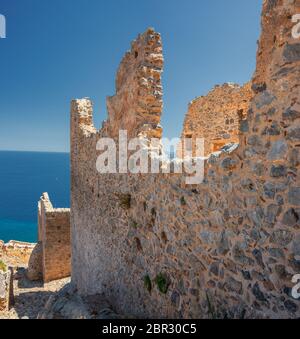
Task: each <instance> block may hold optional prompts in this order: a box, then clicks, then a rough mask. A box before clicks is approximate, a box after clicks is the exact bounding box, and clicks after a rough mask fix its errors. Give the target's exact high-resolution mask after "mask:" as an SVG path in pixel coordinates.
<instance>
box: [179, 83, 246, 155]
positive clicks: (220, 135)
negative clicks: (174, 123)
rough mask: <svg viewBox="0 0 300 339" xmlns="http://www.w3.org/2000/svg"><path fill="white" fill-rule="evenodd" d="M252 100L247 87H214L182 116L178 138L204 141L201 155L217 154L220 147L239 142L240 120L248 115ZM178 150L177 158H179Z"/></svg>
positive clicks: (228, 84)
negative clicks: (181, 127) (181, 128)
mask: <svg viewBox="0 0 300 339" xmlns="http://www.w3.org/2000/svg"><path fill="white" fill-rule="evenodd" d="M252 97H253V92H252V90H251V84H250V83H248V84H246V85H245V86H243V87H240V86H239V85H237V84H230V83H226V84H224V85H222V86H216V87H215V88H214V89H213V90H212V91H211V92H209V93H208V95H207V96H202V97H199V98H196V99H195V100H193V101H192V102H191V103H190V105H189V108H188V112H187V114H186V116H185V120H184V124H183V131H182V135H181V138H182V139H183V138H187V139H192V140H193V155H194V156H195V155H196V154H195V139H196V138H203V139H204V153H205V155H209V154H211V153H213V152H216V151H219V150H220V149H221V148H222V147H223V146H224V145H226V144H229V143H238V142H239V129H240V123H241V120H243V119H244V118H245V117H246V115H247V112H248V109H249V105H250V101H251V99H252ZM181 152H182V149H181V147H179V148H178V153H177V156H178V157H182V153H181Z"/></svg>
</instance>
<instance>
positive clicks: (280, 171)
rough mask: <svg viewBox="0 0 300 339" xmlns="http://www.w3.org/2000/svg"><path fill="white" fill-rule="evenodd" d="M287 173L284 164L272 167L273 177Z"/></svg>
mask: <svg viewBox="0 0 300 339" xmlns="http://www.w3.org/2000/svg"><path fill="white" fill-rule="evenodd" d="M286 174H287V168H286V167H285V166H284V165H273V166H272V167H271V172H270V176H271V177H273V178H280V177H285V176H286Z"/></svg>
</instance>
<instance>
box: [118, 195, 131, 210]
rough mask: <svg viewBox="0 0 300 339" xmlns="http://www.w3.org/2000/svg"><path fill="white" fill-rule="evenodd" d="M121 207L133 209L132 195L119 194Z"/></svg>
mask: <svg viewBox="0 0 300 339" xmlns="http://www.w3.org/2000/svg"><path fill="white" fill-rule="evenodd" d="M119 200H120V206H121V207H122V208H124V209H126V210H129V209H130V207H131V195H130V194H119Z"/></svg>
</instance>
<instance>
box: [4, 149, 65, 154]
mask: <svg viewBox="0 0 300 339" xmlns="http://www.w3.org/2000/svg"><path fill="white" fill-rule="evenodd" d="M0 152H19V153H20V152H23V153H61V154H70V152H66V151H33V150H11V149H0Z"/></svg>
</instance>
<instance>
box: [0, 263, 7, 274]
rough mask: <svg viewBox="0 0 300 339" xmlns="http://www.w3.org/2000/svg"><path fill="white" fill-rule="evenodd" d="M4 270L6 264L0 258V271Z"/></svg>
mask: <svg viewBox="0 0 300 339" xmlns="http://www.w3.org/2000/svg"><path fill="white" fill-rule="evenodd" d="M6 270H7V266H6V265H5V263H4V262H3V261H2V260H0V271H3V272H6Z"/></svg>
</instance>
